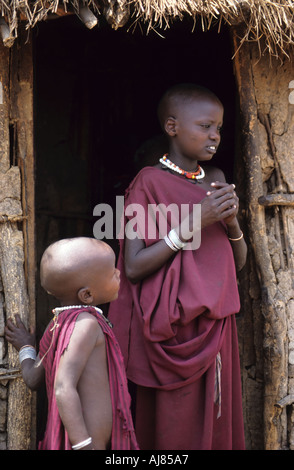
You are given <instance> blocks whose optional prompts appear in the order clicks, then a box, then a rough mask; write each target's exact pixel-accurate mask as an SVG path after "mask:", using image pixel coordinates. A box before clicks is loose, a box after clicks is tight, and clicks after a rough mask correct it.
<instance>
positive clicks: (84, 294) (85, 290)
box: [78, 287, 93, 304]
mask: <svg viewBox="0 0 294 470" xmlns="http://www.w3.org/2000/svg"><path fill="white" fill-rule="evenodd" d="M78 299H79V301H80V302H81V303H82V304H90V303H91V302H93V295H92V294H91V291H90V289H89V287H82V288H81V289H80V290H79V291H78Z"/></svg>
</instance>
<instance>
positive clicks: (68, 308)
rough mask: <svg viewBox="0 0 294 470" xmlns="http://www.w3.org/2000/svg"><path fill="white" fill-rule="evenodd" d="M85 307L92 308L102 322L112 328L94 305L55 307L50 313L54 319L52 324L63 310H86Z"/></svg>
mask: <svg viewBox="0 0 294 470" xmlns="http://www.w3.org/2000/svg"><path fill="white" fill-rule="evenodd" d="M86 307H91V308H94V309H95V310H96V312H98V313H99V314H100V315H101V317H102V318H104V320H105V321H106V323H107V324H108V325H109V326H110V327H111V328H112V323H111V322H110V321H109V320H108V318H106V317H105V316H104V315H103V312H102V310H101V309H100V308H98V307H94V305H67V306H66V307H55V308H54V309H53V310H52V313H53V315H54V318H53V321H54V324H55V322H56V320H57V317H58V315H59V314H60V313H61V312H63V310H71V309H77V308H86Z"/></svg>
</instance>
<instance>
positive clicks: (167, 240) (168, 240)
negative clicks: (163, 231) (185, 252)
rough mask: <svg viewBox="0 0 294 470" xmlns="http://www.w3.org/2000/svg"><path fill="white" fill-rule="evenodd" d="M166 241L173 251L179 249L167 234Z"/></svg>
mask: <svg viewBox="0 0 294 470" xmlns="http://www.w3.org/2000/svg"><path fill="white" fill-rule="evenodd" d="M164 241H165V243H166V244H167V246H169V248H170V249H171V250H173V251H179V250H178V248H177V247H176V246H175V245H174V244H173V243H172V242H171V241H170V239H169V237H168V236H167V235H165V237H164Z"/></svg>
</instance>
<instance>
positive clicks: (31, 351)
mask: <svg viewBox="0 0 294 470" xmlns="http://www.w3.org/2000/svg"><path fill="white" fill-rule="evenodd" d="M36 357H37V353H36V349H35V348H34V346H29V345H27V346H23V347H22V348H20V350H19V352H18V358H19V362H20V364H21V363H22V362H23V361H24V360H25V359H33V361H35V360H36Z"/></svg>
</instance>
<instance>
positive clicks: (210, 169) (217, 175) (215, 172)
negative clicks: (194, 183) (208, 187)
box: [205, 166, 226, 183]
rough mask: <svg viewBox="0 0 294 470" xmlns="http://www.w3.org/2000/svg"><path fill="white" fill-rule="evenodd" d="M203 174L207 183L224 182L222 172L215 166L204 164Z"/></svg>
mask: <svg viewBox="0 0 294 470" xmlns="http://www.w3.org/2000/svg"><path fill="white" fill-rule="evenodd" d="M205 175H206V180H207V182H208V183H213V182H214V181H221V182H223V183H225V182H226V178H225V175H224V172H223V171H222V170H221V169H220V168H217V167H215V166H206V167H205Z"/></svg>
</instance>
